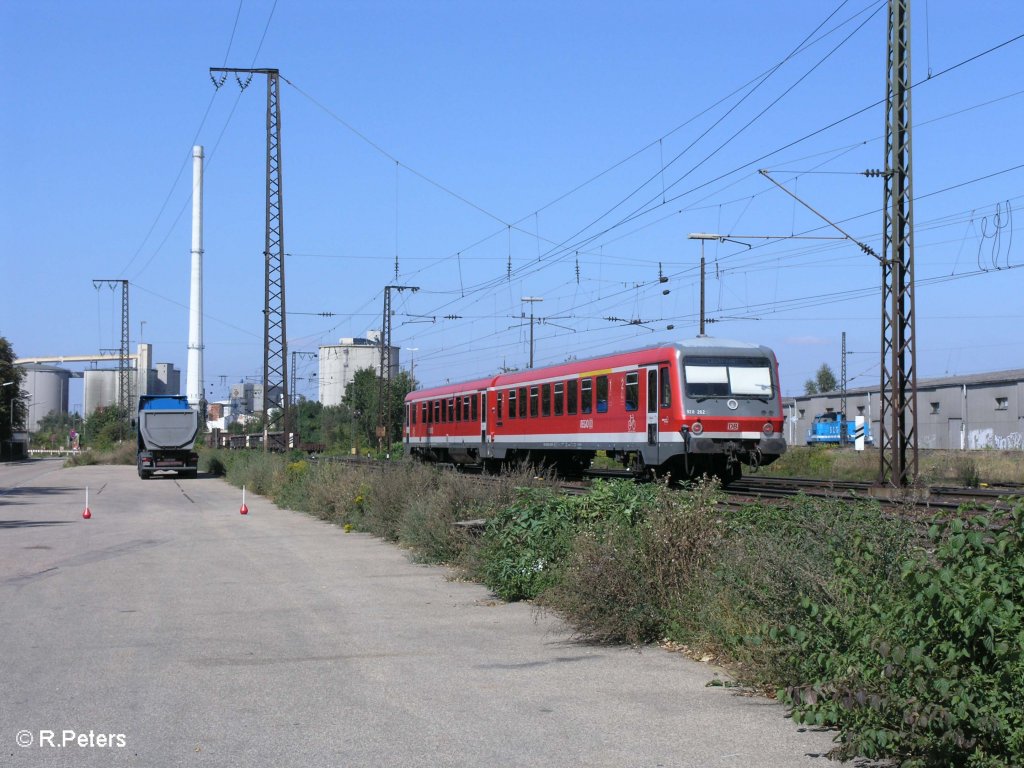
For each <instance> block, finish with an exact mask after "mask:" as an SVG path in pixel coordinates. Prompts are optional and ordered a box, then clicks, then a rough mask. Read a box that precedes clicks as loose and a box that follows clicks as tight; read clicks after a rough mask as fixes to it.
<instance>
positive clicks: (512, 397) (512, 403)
mask: <svg viewBox="0 0 1024 768" xmlns="http://www.w3.org/2000/svg"><path fill="white" fill-rule="evenodd" d="M508 417H509V418H510V419H514V418H515V417H516V391H515V389H510V390H509V391H508Z"/></svg>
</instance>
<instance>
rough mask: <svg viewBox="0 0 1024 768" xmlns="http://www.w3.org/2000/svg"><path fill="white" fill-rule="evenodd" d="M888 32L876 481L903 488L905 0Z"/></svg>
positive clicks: (912, 377)
mask: <svg viewBox="0 0 1024 768" xmlns="http://www.w3.org/2000/svg"><path fill="white" fill-rule="evenodd" d="M888 30H889V43H888V57H887V61H886V120H885V152H886V155H885V170H884V173H883V176H884V180H885V191H884V197H883V204H882V212H883V214H882V215H883V217H884V222H883V229H882V255H883V261H882V360H881V368H882V380H881V390H880V394H881V413H880V415H879V432H880V442H879V446H880V448H881V451H880V452H879V456H880V463H879V473H878V480H879V482H880V483H890V484H892V485H897V486H905V485H909V484H911V483H913V482H914V481H915V480H916V479H917V473H918V463H917V365H916V362H917V360H916V351H915V338H914V336H915V334H914V198H913V185H912V164H911V117H910V88H911V83H910V2H909V0H889V21H888Z"/></svg>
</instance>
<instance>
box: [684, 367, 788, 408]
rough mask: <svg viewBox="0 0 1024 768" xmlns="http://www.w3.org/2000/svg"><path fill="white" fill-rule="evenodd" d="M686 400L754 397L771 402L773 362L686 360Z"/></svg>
mask: <svg viewBox="0 0 1024 768" xmlns="http://www.w3.org/2000/svg"><path fill="white" fill-rule="evenodd" d="M683 378H684V380H685V381H686V396H687V397H688V398H692V399H695V400H703V399H705V398H709V397H752V398H757V399H763V400H770V399H771V398H772V396H773V394H774V391H775V390H774V387H773V386H772V367H771V361H770V360H769V359H768V358H765V357H686V358H684V360H683Z"/></svg>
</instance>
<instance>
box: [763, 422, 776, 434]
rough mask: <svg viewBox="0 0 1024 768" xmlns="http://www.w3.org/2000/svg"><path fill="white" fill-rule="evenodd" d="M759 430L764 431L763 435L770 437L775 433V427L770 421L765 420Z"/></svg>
mask: <svg viewBox="0 0 1024 768" xmlns="http://www.w3.org/2000/svg"><path fill="white" fill-rule="evenodd" d="M761 431H762V432H764V436H765V437H771V436H772V435H774V434H775V427H773V426H772V424H771V422H770V421H766V422H765V424H764V426H763V427H761Z"/></svg>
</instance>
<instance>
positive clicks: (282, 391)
mask: <svg viewBox="0 0 1024 768" xmlns="http://www.w3.org/2000/svg"><path fill="white" fill-rule="evenodd" d="M266 75H267V228H266V248H265V251H264V253H265V256H266V295H265V297H264V309H263V338H264V345H263V424H264V427H263V428H264V434H266V432H267V431H268V430H269V428H270V422H269V411H270V408H271V403H273V402H274V401H277V402H278V403H280V408H281V421H280V431H283V432H286V433H287V432H288V430H289V428H290V420H289V415H290V414H289V409H288V350H287V335H286V333H285V300H284V211H283V202H284V200H283V196H282V193H281V192H282V191H281V100H280V79H279V76H278V71H277V70H276V69H270V70H266ZM282 442H283V443H284V444H287V435H285V436H284V440H283V441H282ZM264 444H266V441H265V442H264ZM268 447H269V446H268ZM278 447H279V448H283V447H284V445H281V446H278Z"/></svg>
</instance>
